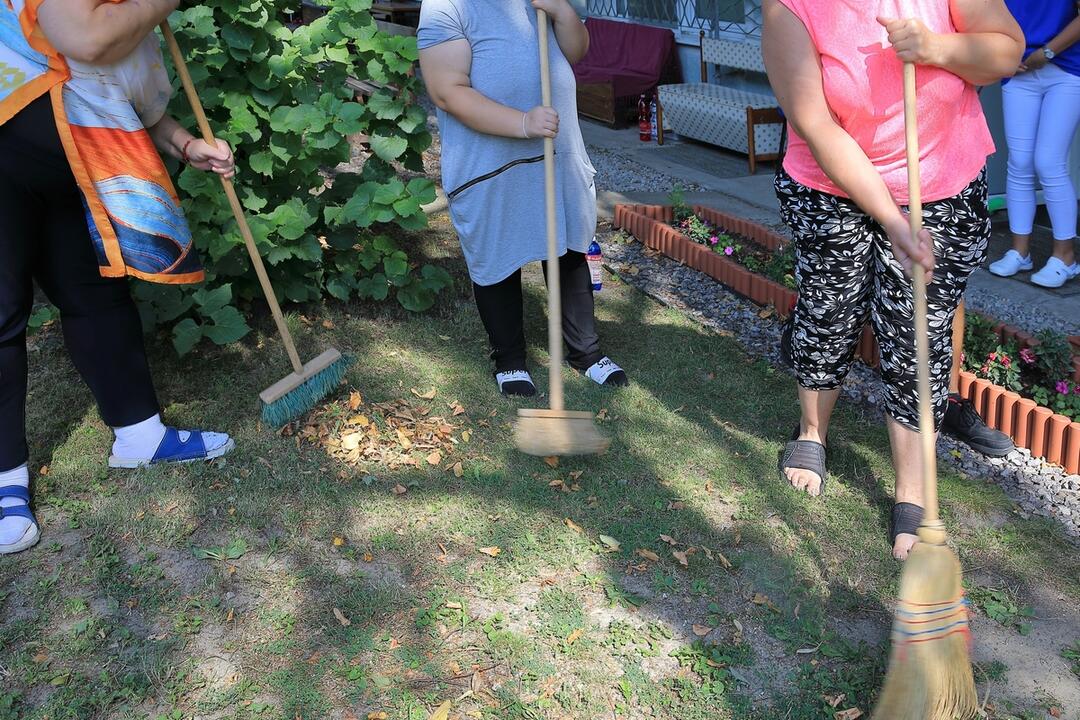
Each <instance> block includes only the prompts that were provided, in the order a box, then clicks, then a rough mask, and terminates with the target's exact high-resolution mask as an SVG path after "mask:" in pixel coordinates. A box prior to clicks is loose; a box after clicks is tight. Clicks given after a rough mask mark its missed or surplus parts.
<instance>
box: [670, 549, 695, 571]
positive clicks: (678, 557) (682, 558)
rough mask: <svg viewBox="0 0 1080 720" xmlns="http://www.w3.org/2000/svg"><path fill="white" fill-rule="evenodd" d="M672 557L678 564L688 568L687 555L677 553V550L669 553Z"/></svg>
mask: <svg viewBox="0 0 1080 720" xmlns="http://www.w3.org/2000/svg"><path fill="white" fill-rule="evenodd" d="M671 554H672V556H674V558H675V559H676V560H678V561H679V564H680V565H682V566H683V567H690V561H689V560H688V559H687V557H686V556H687V553H684V552H679V551H678V550H672V551H671Z"/></svg>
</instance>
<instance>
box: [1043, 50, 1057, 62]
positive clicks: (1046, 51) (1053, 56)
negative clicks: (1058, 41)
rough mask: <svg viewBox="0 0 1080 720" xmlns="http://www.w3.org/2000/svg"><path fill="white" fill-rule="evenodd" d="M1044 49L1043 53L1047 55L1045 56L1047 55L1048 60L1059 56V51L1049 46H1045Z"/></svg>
mask: <svg viewBox="0 0 1080 720" xmlns="http://www.w3.org/2000/svg"><path fill="white" fill-rule="evenodd" d="M1042 51H1043V55H1045V56H1046V59H1047V60H1053V59H1054V58H1055V57H1057V53H1056V52H1054V51H1053V50H1051V49H1050V48H1048V47H1044V48H1043V49H1042Z"/></svg>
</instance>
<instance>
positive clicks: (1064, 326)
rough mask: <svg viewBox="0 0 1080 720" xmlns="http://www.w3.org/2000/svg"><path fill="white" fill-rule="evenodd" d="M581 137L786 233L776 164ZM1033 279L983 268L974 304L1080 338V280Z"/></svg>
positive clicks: (975, 280)
mask: <svg viewBox="0 0 1080 720" xmlns="http://www.w3.org/2000/svg"><path fill="white" fill-rule="evenodd" d="M582 131H583V135H584V136H585V141H586V143H587V144H588V145H589V146H590V147H595V148H601V149H603V150H606V151H608V152H612V153H617V154H618V155H619V156H620V157H622V158H624V159H626V160H629V161H631V162H634V163H638V164H640V165H643V166H645V167H647V168H650V169H652V170H656V171H658V172H662V173H664V174H666V175H669V176H671V177H674V178H678V179H679V180H683V181H685V182H686V183H687V184H691V183H692V184H694V185H696V186H698V187H701V188H704V189H703V190H701V191H694V192H689V191H687V192H684V195H685V198H686V201H687V202H688V203H689V204H691V205H694V204H700V205H707V206H709V207H713V208H716V209H718V210H723V211H725V212H730V213H733V214H736V215H739V216H741V217H745V218H747V219H749V220H753V221H755V222H759V223H761V224H763V225H766V226H769V227H771V228H773V229H776V230H779V231H781V232H783V233H785V234H786V232H787V230H786V226H785V225H784V223H783V222H782V221H781V220H780V215H779V209H778V207H777V204H776V196H775V194H774V193H773V187H772V183H773V172H774V167H773V165H772V164H771V163H763V164H760V165H759V167H758V172H757V174H755V175H752V176H751V175H749V174H748V173H747V165H746V158H745V156H742V155H736V154H734V153H728V152H725V151H722V150H719V149H717V148H713V147H710V146H706V145H701V144H698V143H694V142H686V141H680V140H678V139H672V140H670V141H669V142H668V143H667V144H665V145H664V146H662V147H661V146H658V145H656V144H655V143H643V142H640V141H639V140H638V139H637V131H636V129H624V130H612V129H610V128H607V127H605V126H601V125H597V124H594V123H589V122H583V123H582ZM669 192H670V191H669V190H665V191H656V192H646V191H625V192H620V191H618V190H605V189H603V188H598V193H597V208H598V211H599V213H600V216H601V217H603V218H607V219H609V220H610V219H611V217H612V216H613V214H614V210H615V205H616V204H619V203H643V204H666V203H667V202H668V193H669ZM1038 222H1040V223H1042V224H1039V225H1037V227H1036V231H1035V234H1034V237H1033V239H1032V256H1033V258H1034V260H1035V266H1036V268H1039V267H1041V266H1042V264H1043V263H1044V262H1045V260H1046V258H1047V257H1048V256H1049V254H1050V248H1051V245H1052V237H1051V235H1050V231H1049V228H1048V227H1047V226H1046V218H1045V213H1043V212H1041V213H1040V218H1039V221H1038ZM1009 246H1010V238H1009V232H1008V224H1007V218H1006V215H1005V213H1003V212H999V213H997V214H995V216H994V229H993V234H992V237H991V241H990V251H989V257H990V259H996V258H998V257H1000V256H1001V254H1002V253H1003V252H1004V251H1005V250H1006V249H1007V248H1008V247H1009ZM1028 277H1029V274H1028V273H1024V274H1021V275H1017V276H1016V277H1015V278H999V277H996V276H994V275H991V274H990V273H989V272H988V271H987V270H986V269H985V267H984V268H982V269H980V270H977V271H976V272H975V274H974V275H973V276H972V278H971V282H970V287H969V291H968V302H969V305H970V306H972V307H973V308H975V309H978V310H982V311H983V312H986V313H989V314H992V315H994V316H995V317H998V318H1000V319H1001V320H1003V321H1005V322H1009V323H1012V324H1015V325H1018V326H1020V327H1023V328H1024V329H1026V330H1028V331H1029V332H1034V331H1036V330H1038V329H1040V328H1042V327H1054V328H1055V329H1058V330H1062V331H1064V332H1066V334H1070V335H1080V280H1073V281H1071V282H1069V283H1066V285H1065V287H1063V288H1060V289H1058V290H1047V289H1045V288H1040V287H1038V286H1035V285H1032V284H1031V283H1030V282H1029V281H1028Z"/></svg>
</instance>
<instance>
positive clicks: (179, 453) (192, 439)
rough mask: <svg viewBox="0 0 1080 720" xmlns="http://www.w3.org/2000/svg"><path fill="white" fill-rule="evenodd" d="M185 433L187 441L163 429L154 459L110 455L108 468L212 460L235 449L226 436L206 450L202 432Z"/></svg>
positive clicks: (170, 429) (172, 431)
mask: <svg viewBox="0 0 1080 720" xmlns="http://www.w3.org/2000/svg"><path fill="white" fill-rule="evenodd" d="M187 432H188V433H189V434H188V439H187V440H186V441H185V440H181V439H180V431H179V430H177V429H176V428H171V427H168V428H165V437H163V438H162V439H161V444H160V445H158V448H157V450H156V451H155V452H154V457H152V458H150V459H149V460H146V459H144V458H140V459H132V458H121V457H117V456H115V455H110V456H109V467H111V468H128V469H132V468H140V467H146V466H147V465H159V464H161V463H190V462H198V461H199V460H214V459H216V458H219V457H222V456H223V455H228V454H229V453H230V452H232V451H233V449H234V448H235V447H236V442H235V441H233V439H232V438H230V437H229V436H228V435H225V437H226V438H227V442H225V443H224V444H223V445H219V446H217V447H215V448H213V449H212V450H207V448H206V442H205V440H204V439H203V431H202V430H189V431H187Z"/></svg>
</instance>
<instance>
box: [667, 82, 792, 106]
mask: <svg viewBox="0 0 1080 720" xmlns="http://www.w3.org/2000/svg"><path fill="white" fill-rule="evenodd" d="M665 95H667V96H668V97H670V96H671V95H689V96H693V97H695V98H702V99H705V100H708V101H714V102H717V103H725V104H729V105H736V106H738V107H740V108H742V109H744V110H745V109H746V107H747V106H750V107H752V108H773V107H776V98H775V97H774V96H772V95H766V94H765V93H758V92H753V91H751V90H740V89H738V88H733V87H728V86H727V85H712V84H708V83H683V84H680V85H663V86H661V87H660V98H661V100H663V98H664V96H665ZM665 102H666V101H665Z"/></svg>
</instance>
